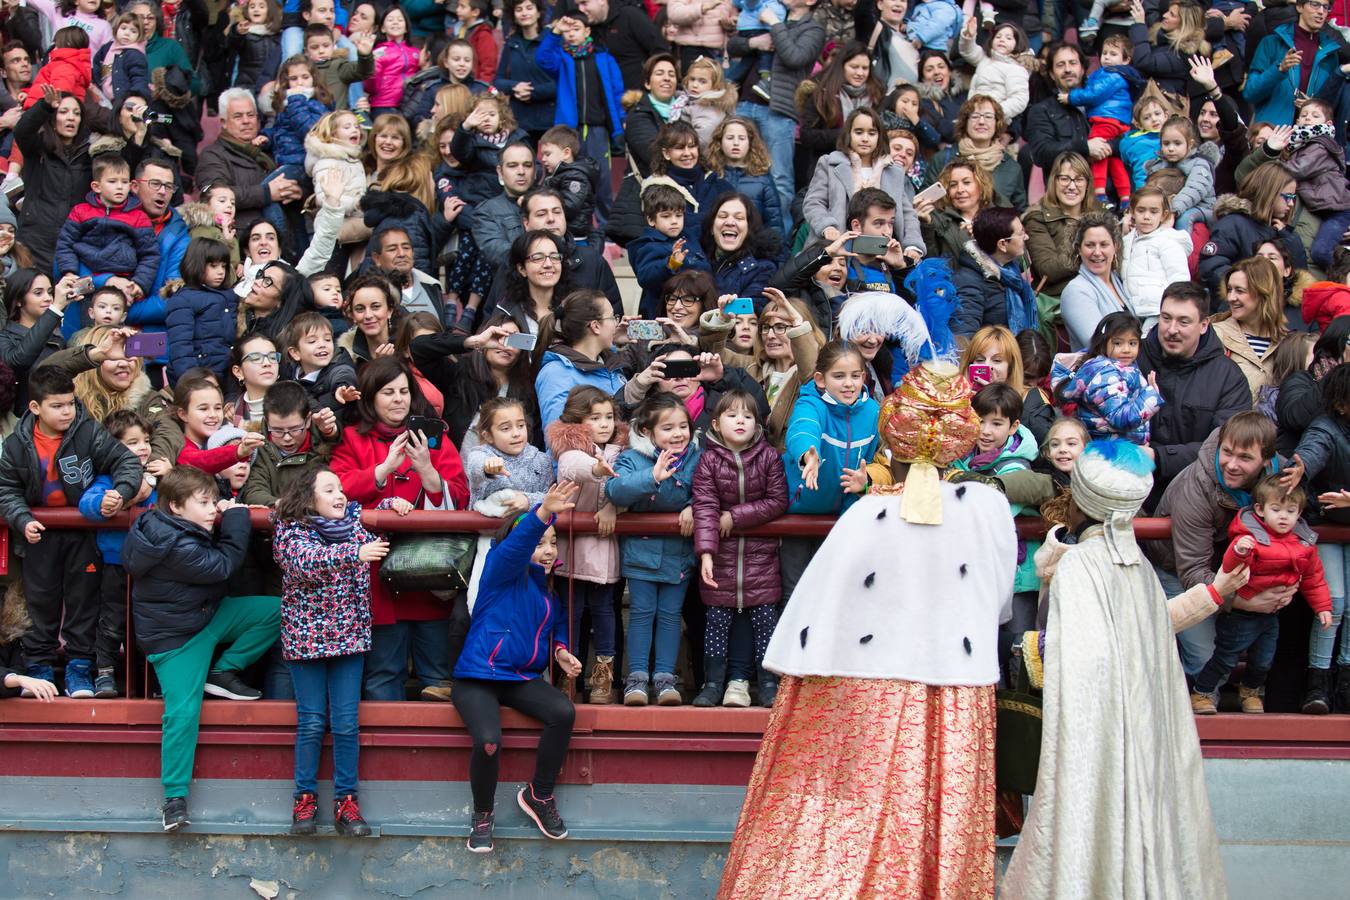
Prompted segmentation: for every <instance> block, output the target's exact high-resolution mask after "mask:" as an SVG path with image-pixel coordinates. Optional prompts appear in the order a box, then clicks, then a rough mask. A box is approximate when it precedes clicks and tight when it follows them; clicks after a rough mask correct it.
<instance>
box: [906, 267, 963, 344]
mask: <svg viewBox="0 0 1350 900" xmlns="http://www.w3.org/2000/svg"><path fill="white" fill-rule="evenodd" d="M905 288H906V289H907V290H908V291H909V292H910V293H911V294H913V295H914V297H915V300H916V301H917V303H918V306H919V313H920V314H921V315H922V316H923V321H924V324H926V325H927V326H928V343H929V347H928V348H926V349H927V352H926V353H925V354H923V356H922V358H924V359H945V360H951V361H955V360H956V357H957V355H958V354H957V349H956V339H955V338H954V337H952V327H951V321H952V315H953V314H954V313H955V312H956V307H957V306H959V305H960V303H961V298H960V296H959V295H958V294H957V293H956V285H955V284H953V283H952V270H951V268H950V267H949V266H948V265H947V261H946V260H945V259H941V258H936V257H935V258H933V259H925V260H924V261H923V262H921V263H919V264H918V265H917V266H915V267H914V271H913V272H910V273H909V276H908V277H906V278H905Z"/></svg>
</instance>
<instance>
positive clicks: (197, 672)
mask: <svg viewBox="0 0 1350 900" xmlns="http://www.w3.org/2000/svg"><path fill="white" fill-rule="evenodd" d="M280 632H281V598H280V597H226V598H225V599H223V600H221V601H220V608H219V609H217V610H216V614H215V615H214V616H212V617H211V621H210V622H208V623H207V625H206V627H205V628H203V629H202V630H201V631H199V632H197V634H196V635H194V636H193V638H192V640H190V641H188V642H187V643H186V644H184V645H183V646H181V647H178V648H177V649H174V650H168V651H166V652H164V653H152V654H150V656H149V657H148V658H149V660H150V663H151V665H153V666H154V667H155V674H156V675H157V676H158V677H159V686H160V690H162V691H163V692H164V720H163V727H162V730H163V737H162V739H161V743H160V763H159V768H160V773H159V778H160V781H161V782H163V783H164V797H165V799H168V798H170V797H186V796H187V794H188V783H189V782H190V781H192V758H193V757H194V756H195V755H196V753H197V731H198V727H199V725H200V723H201V717H202V689H203V688H204V687H205V686H206V676H207V675H208V674H209V673H210V672H211V670H212V668H214V669H215V670H216V671H219V672H239V671H242V670H243V669H244V668H245V667H246V666H248V665H249V664H251V663H253V662H254V661H255V660H257V659H258V658H259V657H261V656H262V655H263V654H264V653H266V652H267V651H268V649H269V648H270V647H271V646H272V645H273V644H275V643H276V642H277V637H278V636H279V635H280ZM224 643H228V644H229V645H230V646H229V647H227V648H226V649H225V652H224V653H222V654H221V655H220V659H219V660H218V661H217V662H216V665H215V666H214V667H213V666H212V665H211V657H212V656H213V655H215V652H216V647H217V645H219V644H224Z"/></svg>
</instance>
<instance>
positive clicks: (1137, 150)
mask: <svg viewBox="0 0 1350 900" xmlns="http://www.w3.org/2000/svg"><path fill="white" fill-rule="evenodd" d="M1161 139H1162V135H1161V133H1160V132H1157V131H1141V130H1139V129H1135V130H1134V131H1131V132H1130V133H1128V134H1126V135H1123V136H1122V137H1121V139H1120V158H1121V160H1122V161H1124V163H1125V165H1126V167H1127V168H1128V169H1129V170H1130V187H1132V188H1134V189H1135V190H1136V191H1137V190H1139V189H1140V188H1141V187H1143V186H1144V182H1145V181H1147V180H1148V169H1146V168H1145V166H1147V165H1148V164H1149V163H1150V162H1152V161H1153V160H1155V159H1157V158H1158V146H1159V144H1160V143H1161Z"/></svg>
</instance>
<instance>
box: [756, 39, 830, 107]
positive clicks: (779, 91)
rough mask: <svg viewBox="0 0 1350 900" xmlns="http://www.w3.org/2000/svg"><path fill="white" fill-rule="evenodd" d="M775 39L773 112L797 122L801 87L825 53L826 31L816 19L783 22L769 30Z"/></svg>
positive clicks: (771, 98)
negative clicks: (798, 86)
mask: <svg viewBox="0 0 1350 900" xmlns="http://www.w3.org/2000/svg"><path fill="white" fill-rule="evenodd" d="M769 36H770V37H772V38H773V80H772V83H771V85H770V87H769V98H770V99H769V109H770V110H771V111H772V112H775V113H777V114H778V115H780V116H786V117H787V118H789V119H791V120H792V121H794V122H795V121H797V85H799V84H801V83H802V79H803V78H806V77H808V76H809V75H810V74H811V67H812V66H813V65H815V62H816V60H817V59H818V58H819V57H820V51H821V50H824V49H825V29H824V27H823V26H822V25H821V24H820V23H819V22H817V21H816V19H815V17H814V16H810V15H808V16H805V17H804V18H801V19H796V20H793V21H789V22H779V23H778V24H777V25H774V26H773V27H771V28H770V29H769Z"/></svg>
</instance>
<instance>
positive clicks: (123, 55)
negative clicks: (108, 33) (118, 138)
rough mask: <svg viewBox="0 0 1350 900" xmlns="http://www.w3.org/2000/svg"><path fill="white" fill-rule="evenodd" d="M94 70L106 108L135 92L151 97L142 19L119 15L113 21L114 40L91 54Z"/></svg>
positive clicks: (130, 15) (128, 14) (127, 14)
mask: <svg viewBox="0 0 1350 900" xmlns="http://www.w3.org/2000/svg"><path fill="white" fill-rule="evenodd" d="M92 65H93V71H94V72H97V73H98V79H97V80H98V88H99V92H100V93H102V94H103V102H104V105H105V106H112V105H113V104H114V103H116V102H117V100H118V98H120V97H122V96H123V95H125V94H127V93H129V92H131V91H138V92H140V93H142V94H144V95H145V96H147V97H149V96H150V66H149V64H148V63H147V62H146V58H145V36H144V35H143V34H142V33H141V20H140V19H138V18H136V17H135V16H134V15H132V14H131V13H122V14H121V15H119V16H118V17H117V18H116V19H114V20H113V39H112V42H111V43H109V44H104V45H103V46H102V47H100V48H99V49H98V50H97V51H96V52H95V53H94V59H93V63H92Z"/></svg>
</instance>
